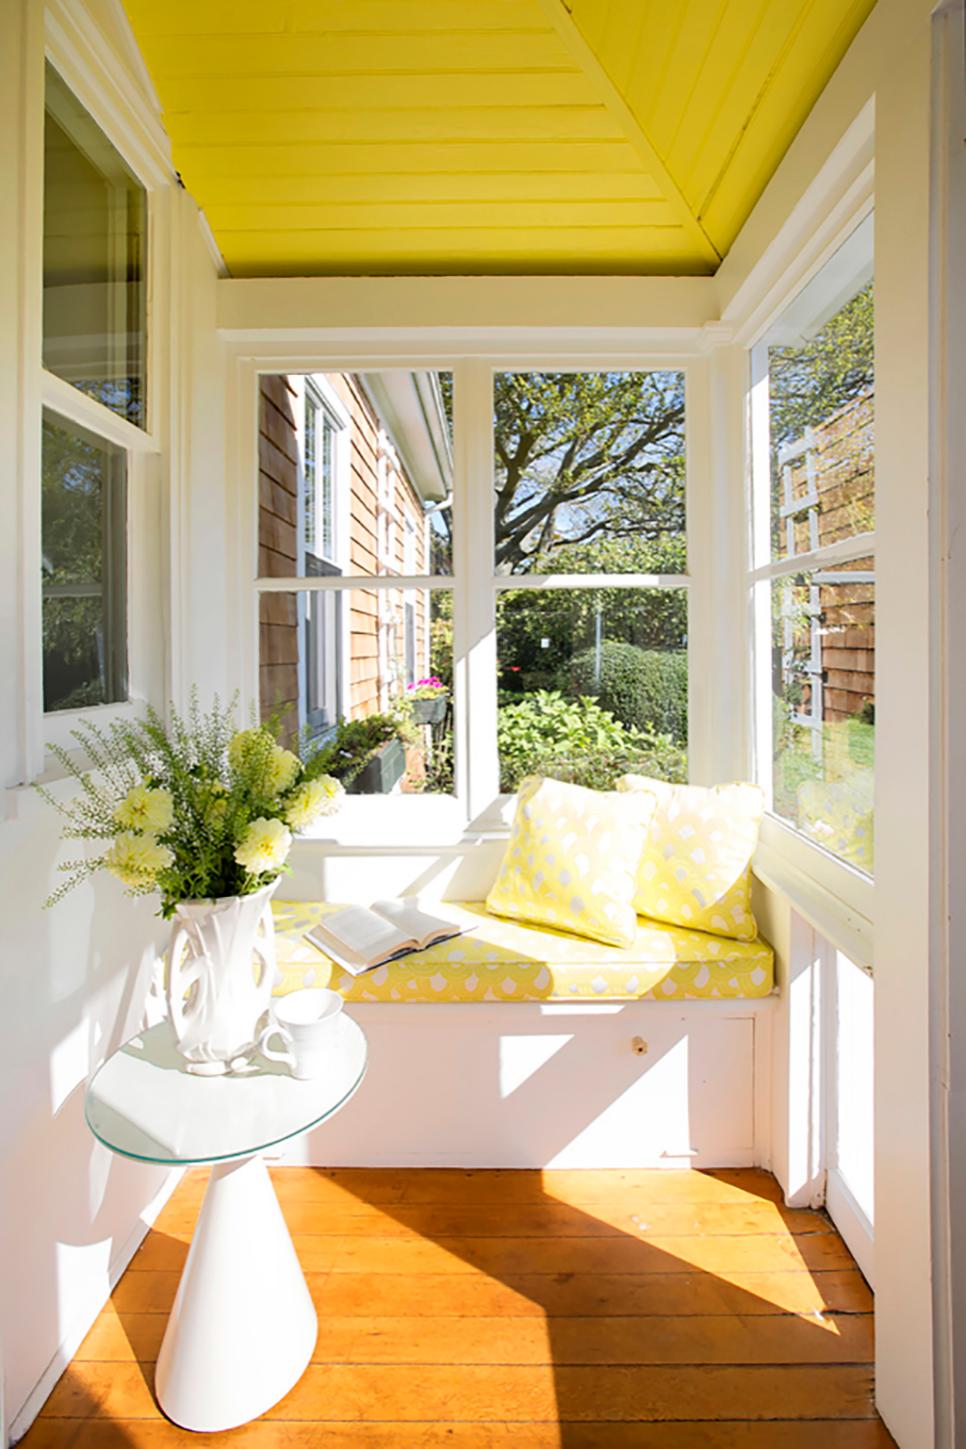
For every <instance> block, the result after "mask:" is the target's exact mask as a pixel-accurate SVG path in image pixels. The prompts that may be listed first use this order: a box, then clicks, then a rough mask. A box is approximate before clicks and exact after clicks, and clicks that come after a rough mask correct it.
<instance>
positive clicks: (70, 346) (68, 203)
mask: <svg viewBox="0 0 966 1449" xmlns="http://www.w3.org/2000/svg"><path fill="white" fill-rule="evenodd" d="M146 237H147V193H146V191H145V188H144V187H143V186H142V185H141V184H140V182H139V181H138V180H137V178H136V177H135V176H134V174H133V172H131V171H130V170H129V168H128V167H127V165H126V164H125V162H124V161H123V160H122V158H121V156H120V155H119V154H118V152H117V151H116V150H115V148H114V147H113V146H112V145H111V143H110V141H109V140H108V139H107V137H106V136H105V135H104V133H103V132H102V131H101V130H100V128H99V127H98V126H97V125H96V124H95V123H94V121H93V120H92V119H91V117H90V116H89V115H87V113H86V112H85V111H84V110H83V108H82V107H81V105H80V103H79V102H78V100H77V99H76V97H75V96H74V95H73V94H72V92H71V91H69V90H68V88H67V87H66V85H65V84H64V82H63V81H62V80H61V79H60V77H59V76H58V75H57V73H56V71H54V70H53V69H52V68H51V67H50V66H49V65H48V67H47V78H46V115H45V123H44V250H43V273H44V310H43V365H44V367H45V368H46V369H47V371H48V372H52V373H55V374H56V375H57V376H58V377H61V378H63V379H64V380H65V381H66V382H69V383H71V384H72V385H73V386H74V387H76V388H78V389H79V390H80V391H81V392H83V393H86V394H87V395H88V396H89V397H92V398H95V399H96V400H97V401H98V402H99V403H101V404H103V406H104V407H106V408H109V409H110V410H111V411H112V412H114V413H117V414H119V415H120V416H121V417H123V418H126V419H127V420H128V421H129V422H131V423H135V424H136V425H137V426H138V427H141V428H144V427H146V426H147V409H146V375H145V371H146V339H145V332H146V295H147V287H146V278H147V272H146V255H145V253H146Z"/></svg>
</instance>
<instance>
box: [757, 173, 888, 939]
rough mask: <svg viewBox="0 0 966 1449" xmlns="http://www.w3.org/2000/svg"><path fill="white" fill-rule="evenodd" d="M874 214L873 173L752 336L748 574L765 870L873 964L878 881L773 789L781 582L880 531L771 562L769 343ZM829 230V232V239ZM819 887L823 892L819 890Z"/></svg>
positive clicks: (862, 547) (870, 549)
mask: <svg viewBox="0 0 966 1449" xmlns="http://www.w3.org/2000/svg"><path fill="white" fill-rule="evenodd" d="M873 208H874V196H873V190H872V176H871V172H870V171H869V172H867V173H866V174H865V175H864V176H863V178H862V184H861V185H860V186H859V187H857V188H856V194H855V195H854V196H853V197H852V198H851V205H850V206H849V207H848V208H847V209H846V210H845V214H844V215H842V214H839V215H838V216H836V217H835V224H834V225H833V226H829V227H824V228H823V227H819V228H817V230H818V232H819V234H820V235H821V237H822V245H821V248H820V249H818V250H817V252H815V251H813V253H812V255H811V256H810V257H809V260H808V265H800V266H794V267H792V268H790V269H789V271H788V272H787V273H786V276H785V279H784V285H783V286H781V287H778V288H773V289H772V291H771V293H770V295H769V298H768V306H767V311H766V312H765V313H764V315H762V312H759V313H758V315H757V316H756V317H755V322H754V331H753V332H752V334H751V336H750V337H749V338H747V340H746V346H747V350H748V458H747V468H746V508H747V518H748V540H747V550H748V555H747V556H748V560H749V569H748V573H747V585H748V599H749V615H748V616H749V635H750V640H751V651H750V652H751V671H750V680H749V684H750V705H749V719H750V720H751V724H752V728H751V730H750V734H749V739H748V771H749V775H750V778H752V779H755V780H757V781H758V782H759V783H760V784H761V785H762V787H763V789H764V790H765V795H766V814H765V819H764V821H763V822H762V830H761V845H760V848H759V853H758V857H757V859H756V873H757V874H758V875H760V876H761V878H762V879H763V880H764V881H765V882H766V884H768V885H771V886H774V887H776V888H778V889H780V890H784V891H786V892H788V893H789V894H791V896H792V898H793V899H796V900H798V901H799V902H803V899H804V898H810V899H811V900H813V901H815V902H816V906H815V907H813V908H812V909H811V910H810V911H809V913H808V914H809V917H810V919H811V920H812V921H813V922H814V923H815V924H817V925H819V926H822V925H823V924H826V923H828V922H829V908H830V907H831V913H832V915H834V916H837V929H836V931H835V933H834V938H835V939H836V941H837V943H838V944H839V945H840V946H841V947H842V949H844V950H846V951H851V953H852V955H853V956H854V959H856V960H857V961H858V962H859V964H860V965H866V964H868V963H869V961H870V960H871V950H872V937H873V931H872V921H873V918H874V880H873V877H872V876H871V875H868V874H866V873H865V872H864V871H861V870H859V869H857V868H856V867H855V866H853V865H850V864H849V863H848V862H846V861H843V860H840V859H839V858H838V857H837V856H835V855H833V854H832V853H831V852H830V851H827V850H825V849H824V848H823V847H822V846H821V845H820V844H818V843H817V842H816V841H813V840H810V839H809V838H808V837H807V836H806V835H805V834H804V833H803V832H801V831H800V830H798V829H797V828H796V827H795V826H794V825H792V824H791V823H790V822H788V821H786V820H783V819H782V818H781V817H780V816H778V815H776V814H774V813H773V811H772V810H771V799H772V797H771V787H772V768H773V758H772V741H773V734H772V730H773V721H772V680H771V667H772V654H771V634H772V621H771V588H772V582H773V580H775V579H777V578H783V577H787V576H789V575H791V574H795V573H801V572H802V571H803V570H808V571H813V570H817V569H820V568H823V567H832V566H834V565H837V564H845V563H849V562H853V561H854V560H856V559H862V558H866V557H869V556H871V557H873V558H874V557H875V532H874V530H871V531H869V532H865V533H860V534H855V535H854V536H853V537H851V538H847V539H842V540H840V541H838V542H837V543H832V544H827V545H825V546H823V547H821V548H818V549H814V550H812V551H811V552H809V553H804V554H798V555H796V556H795V557H794V559H780V560H772V558H771V490H770V472H771V463H770V447H769V408H768V344H767V337H768V334H769V332H770V330H771V329H772V327H773V326H774V324H775V323H776V322H777V321H778V319H779V318H780V317H781V315H782V313H783V312H784V311H785V310H786V308H787V307H788V306H789V305H790V304H791V303H792V302H793V301H794V299H795V298H796V297H797V296H798V295H799V294H800V293H801V292H802V290H803V289H804V288H805V287H806V286H807V285H808V283H809V282H810V281H811V280H812V279H813V278H814V277H816V276H817V275H818V274H819V273H820V272H821V271H822V269H823V268H824V267H825V265H826V264H827V263H828V262H829V261H830V260H831V259H832V257H833V256H834V255H835V253H836V252H837V251H838V250H839V248H840V247H841V246H842V245H843V243H844V242H846V241H847V240H848V238H849V237H850V236H851V235H852V234H853V233H854V232H855V230H856V229H857V227H859V226H860V225H861V224H862V222H863V221H865V220H866V219H867V218H868V217H869V216H871V214H872V212H873ZM823 232H824V235H822V233H823ZM814 887H817V888H818V892H817V894H816V893H815V892H814Z"/></svg>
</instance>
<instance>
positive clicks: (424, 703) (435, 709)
mask: <svg viewBox="0 0 966 1449" xmlns="http://www.w3.org/2000/svg"><path fill="white" fill-rule="evenodd" d="M406 698H407V700H408V701H409V703H410V704H411V705H412V710H413V718H414V719H415V721H416V723H417V724H423V725H433V724H440V723H441V721H442V720H443V719H444V718H445V716H446V704H447V701H448V699H449V690H448V689H447V687H446V685H445V684H444V683H443V681H442V680H441V679H437V677H436V675H435V674H431V675H429V676H428V678H426V679H417V680H416V682H415V684H410V685H408V686H407V688H406Z"/></svg>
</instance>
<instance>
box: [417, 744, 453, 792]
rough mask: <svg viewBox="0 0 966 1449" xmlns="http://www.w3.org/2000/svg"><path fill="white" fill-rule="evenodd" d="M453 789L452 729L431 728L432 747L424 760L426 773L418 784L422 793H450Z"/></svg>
mask: <svg viewBox="0 0 966 1449" xmlns="http://www.w3.org/2000/svg"><path fill="white" fill-rule="evenodd" d="M454 789H455V773H454V766H453V730H452V728H451V727H445V728H442V729H434V730H433V747H432V751H431V752H430V754H429V756H428V758H427V760H426V775H425V778H424V780H423V781H422V783H421V785H420V791H421V793H422V794H424V795H452V793H453V790H454Z"/></svg>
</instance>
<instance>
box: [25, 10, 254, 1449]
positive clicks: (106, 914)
mask: <svg viewBox="0 0 966 1449" xmlns="http://www.w3.org/2000/svg"><path fill="white" fill-rule="evenodd" d="M101 8H102V10H103V11H104V13H105V14H110V13H113V12H112V7H110V6H103V7H101ZM54 12H55V14H54V18H55V19H57V20H64V21H65V22H67V21H70V20H71V17H73V18H75V19H77V20H78V21H79V22H83V24H82V25H81V30H79V31H78V32H76V33H75V32H74V31H73V30H70V29H69V27H68V30H64V31H63V32H62V34H61V40H62V41H63V43H64V46H65V49H66V50H70V51H71V53H72V55H73V56H74V58H75V59H76V62H77V65H78V67H79V70H78V74H80V73H82V72H83V74H85V75H87V76H90V77H93V78H94V80H95V83H96V82H97V81H98V77H97V74H96V73H97V69H98V55H99V54H101V55H103V53H104V52H103V51H102V50H101V48H100V47H101V44H102V41H103V37H100V36H99V35H98V33H97V31H96V30H91V29H87V28H85V27H86V21H85V17H84V12H83V9H82V7H80V6H78V5H76V4H75V5H73V6H71V5H70V4H68V5H66V6H61V5H55V6H54V7H53V12H52V13H54ZM43 25H44V14H43V7H41V6H39V5H35V4H33V3H30V0H11V3H8V4H7V5H5V6H4V9H3V32H4V34H3V44H2V46H0V129H2V132H3V135H4V146H3V148H0V189H2V192H3V195H4V196H5V197H6V198H7V199H8V204H7V205H6V206H5V207H4V208H3V209H2V212H0V264H2V265H0V276H2V281H0V288H2V290H0V424H2V428H3V435H4V437H5V439H7V440H8V441H7V445H6V446H5V449H4V462H3V467H2V470H0V517H2V518H3V520H4V527H3V529H2V530H0V678H2V680H3V685H4V687H3V689H2V690H0V762H2V777H0V920H2V921H3V928H2V948H0V1000H2V1002H3V1010H2V1011H0V1061H2V1062H3V1087H2V1091H0V1214H2V1221H0V1285H2V1288H0V1364H2V1372H3V1393H2V1396H0V1402H2V1406H3V1414H4V1415H5V1422H4V1423H0V1441H2V1442H4V1443H5V1442H6V1436H7V1433H10V1432H12V1433H14V1434H18V1433H20V1432H22V1431H23V1429H24V1428H25V1427H26V1426H27V1424H28V1423H29V1421H30V1418H31V1417H32V1415H33V1414H34V1413H35V1412H36V1410H37V1409H38V1408H39V1407H40V1404H41V1403H42V1402H43V1399H44V1398H45V1397H46V1394H47V1393H49V1391H50V1389H51V1387H52V1386H53V1382H54V1381H55V1380H56V1378H57V1376H58V1374H59V1372H60V1371H61V1369H62V1368H63V1366H64V1364H65V1362H66V1361H67V1360H68V1359H69V1358H70V1356H71V1354H72V1352H73V1351H74V1349H75V1348H76V1347H77V1344H78V1343H79V1341H80V1339H81V1338H82V1336H83V1335H84V1333H85V1332H86V1331H87V1329H88V1328H89V1326H90V1324H91V1322H92V1320H93V1318H94V1317H95V1315H96V1314H97V1312H98V1311H99V1309H100V1307H101V1306H102V1304H103V1302H104V1299H105V1297H106V1296H107V1293H108V1291H109V1288H110V1285H111V1283H112V1281H113V1280H114V1279H115V1278H116V1277H117V1276H118V1274H119V1273H120V1271H121V1270H122V1269H123V1267H124V1265H125V1264H126V1262H127V1259H128V1258H129V1256H130V1254H131V1252H132V1251H133V1250H134V1248H135V1247H136V1246H137V1244H138V1242H139V1240H140V1237H141V1235H142V1234H143V1232H144V1230H145V1225H146V1223H147V1222H148V1221H149V1220H150V1219H151V1216H152V1214H153V1212H154V1210H155V1209H156V1206H157V1205H158V1204H157V1198H158V1194H159V1193H163V1192H164V1191H165V1190H166V1185H167V1183H168V1179H169V1174H167V1173H165V1172H164V1171H163V1170H161V1169H157V1168H151V1167H147V1166H141V1165H138V1164H135V1163H132V1162H128V1161H125V1160H123V1159H120V1158H116V1157H114V1156H113V1155H112V1154H110V1153H108V1152H107V1151H106V1149H104V1148H102V1147H101V1146H100V1145H98V1144H97V1143H96V1142H95V1141H94V1139H93V1137H92V1136H91V1134H90V1132H89V1131H88V1129H87V1127H86V1125H85V1123H84V1117H83V1098H84V1090H85V1086H86V1082H87V1079H88V1076H89V1074H90V1072H91V1071H92V1070H93V1069H94V1067H95V1066H96V1065H97V1064H98V1063H99V1062H100V1061H101V1060H102V1059H103V1057H104V1056H105V1055H106V1054H107V1053H109V1052H110V1051H112V1050H113V1049H114V1048H115V1047H117V1046H118V1045H120V1043H121V1042H122V1041H123V1040H124V1039H125V1038H126V1037H128V1036H130V1035H131V1034H132V1033H133V1032H134V1031H136V1030H137V1028H138V1027H139V1025H141V1024H142V1022H143V1021H144V1019H145V1012H146V1010H147V1011H148V1012H149V1013H150V1011H151V1009H152V1003H151V1002H150V999H149V998H150V991H151V984H152V976H153V974H154V972H155V963H156V959H157V948H158V946H159V945H160V943H161V942H163V941H164V939H165V937H166V934H167V927H166V926H165V925H164V924H163V923H162V922H160V921H159V920H158V919H157V918H156V917H155V916H154V914H153V912H154V910H155V908H156V903H155V902H153V901H140V902H134V901H131V900H129V899H128V898H126V897H125V896H124V894H123V892H122V890H121V888H120V886H119V885H118V884H117V883H116V882H114V881H113V880H111V879H110V878H109V877H107V876H102V877H99V878H97V880H96V883H92V884H90V885H87V886H85V887H84V888H82V889H80V890H77V891H76V892H74V893H73V894H72V895H71V896H70V897H69V898H68V899H67V900H65V901H64V902H62V903H61V904H59V905H58V906H57V907H55V908H54V909H53V910H51V911H43V910H42V909H41V907H42V902H43V900H44V898H45V897H46V895H47V894H48V892H49V891H50V890H51V888H52V887H53V886H54V885H55V884H56V883H57V877H56V871H55V867H56V863H57V861H58V860H60V859H65V858H68V857H69V856H71V855H76V854H77V852H78V845H77V843H76V842H75V843H73V844H72V845H69V846H64V845H62V844H61V843H60V841H59V839H58V835H59V825H60V822H59V818H58V817H57V816H56V814H55V812H54V811H53V810H52V809H51V808H50V807H48V806H47V805H46V804H45V803H44V802H43V801H42V800H41V799H40V798H39V796H37V795H36V793H35V792H34V791H33V790H31V789H30V788H29V787H25V786H24V785H23V783H22V782H23V780H24V778H25V775H27V774H29V768H30V765H29V762H30V759H31V757H32V756H33V757H34V758H36V757H37V755H38V751H37V750H36V748H31V736H33V739H34V740H36V737H37V736H38V734H39V733H40V732H41V731H42V729H43V728H44V727H43V725H42V722H41V719H40V716H39V713H38V714H37V715H32V714H31V713H30V711H31V709H32V708H33V707H34V705H35V703H36V701H33V703H32V701H31V694H30V688H29V687H28V685H29V681H30V680H31V678H33V679H36V678H37V677H38V670H37V667H36V662H37V657H38V651H39V648H40V638H39V629H38V628H37V627H36V626H37V622H38V621H37V616H36V602H35V601H36V599H37V597H38V592H39V591H38V589H37V587H36V585H35V581H36V580H38V579H39V569H40V559H39V546H38V534H39V503H38V500H39V473H38V452H39V438H40V386H39V365H40V348H39V317H40V292H39V287H40V269H39V260H40V238H39V235H38V234H37V228H36V223H37V220H38V217H39V214H40V213H39V185H40V174H41V173H40V170H39V169H38V168H39V166H40V162H41V160H42V134H43V132H42V125H43V112H42V104H43V100H42V97H43V90H42V76H43V61H44V30H43ZM68 31H69V33H68ZM115 39H116V37H115ZM124 50H125V47H124V44H123V40H122V41H120V42H118V44H117V48H116V49H115V46H114V45H112V46H111V47H110V50H109V52H108V54H109V55H110V57H111V59H110V66H111V72H110V75H111V78H110V81H109V82H106V81H104V77H103V76H101V77H100V78H99V80H100V81H101V82H102V83H104V84H109V86H113V87H117V88H120V89H123V90H127V91H129V92H130V95H131V96H134V95H136V94H138V93H139V92H138V87H139V86H140V84H141V81H140V79H139V78H138V77H137V76H134V78H133V79H131V78H130V77H128V76H126V75H125V74H124V72H123V71H122V70H120V68H119V66H118V62H117V55H118V54H123V53H124ZM118 94H119V90H118V91H117V92H115V91H112V92H111V99H112V103H114V102H117V103H118V104H120V102H119V101H118ZM38 104H39V108H40V109H39V110H38ZM115 114H116V113H115ZM136 130H137V128H136V127H135V126H133V125H132V127H131V128H130V134H131V135H132V137H133V136H134V133H135V131H136ZM167 181H168V183H169V184H167V185H166V184H164V181H163V179H162V182H161V184H160V185H159V184H158V181H157V176H155V186H156V189H155V191H154V193H153V199H154V202H155V215H156V218H157V221H158V226H157V229H156V230H155V232H154V234H153V237H154V241H155V243H156V252H157V255H156V271H155V277H154V282H155V283H156V286H155V289H154V294H153V302H154V305H155V309H156V310H155V323H156V333H155V335H156V338H157V340H158V343H159V345H158V346H157V347H156V348H155V349H154V351H153V354H152V362H153V365H154V369H155V376H154V379H153V381H154V384H155V400H156V402H157V410H156V417H155V427H157V429H158V430H159V439H160V441H161V446H162V448H163V451H162V453H161V455H160V460H161V466H160V468H159V467H158V466H157V462H156V461H155V463H153V464H152V465H151V466H150V467H149V468H148V469H147V470H146V471H145V472H144V474H143V477H141V476H140V475H139V477H138V487H139V489H140V491H139V494H138V497H137V499H136V500H133V502H132V508H131V516H132V520H134V521H135V522H134V524H133V526H134V527H136V530H137V537H136V538H135V539H133V540H132V549H131V566H132V578H131V597H132V610H133V617H132V621H131V622H132V637H133V638H135V639H136V640H141V641H144V642H145V648H144V649H143V650H142V651H141V654H142V655H143V657H142V658H141V659H140V660H139V667H138V671H137V678H136V680H135V683H136V685H137V686H138V687H140V688H143V690H144V693H145V694H146V696H147V697H148V698H150V699H151V700H152V702H154V703H155V704H156V705H158V706H163V705H164V702H165V698H166V695H167V692H168V687H169V683H168V681H169V679H171V678H172V676H173V674H174V673H175V671H174V670H173V667H172V666H173V664H174V662H175V660H176V659H177V663H178V665H179V670H178V673H179V674H183V675H184V677H186V678H189V679H190V678H195V679H197V680H198V681H199V683H200V684H202V685H207V686H209V687H217V688H219V689H221V690H222V692H223V693H224V692H230V688H231V673H230V671H231V662H230V656H229V655H228V653H227V652H226V648H225V638H226V634H227V632H228V628H227V617H226V615H227V609H228V604H227V598H228V590H227V587H226V569H227V563H226V550H224V549H222V547H221V544H220V541H221V539H222V537H223V536H224V534H225V531H226V528H228V527H229V523H228V520H227V518H226V512H227V510H226V503H225V486H224V474H225V470H224V465H223V437H224V429H223V414H222V407H221V399H222V395H223V380H222V376H221V373H222V368H221V359H220V354H219V344H218V342H217V339H216V335H215V329H214V298H215V285H214V284H215V278H216V269H215V264H214V261H213V259H212V257H211V255H210V254H209V251H208V249H207V245H206V243H205V241H204V239H203V236H202V233H201V230H200V227H199V222H198V216H197V210H196V208H195V207H194V205H193V204H192V202H191V201H190V199H189V198H188V197H186V196H185V194H184V193H182V192H180V191H179V190H177V188H176V187H175V186H174V185H173V183H172V182H171V174H170V171H169V172H168V173H167ZM169 222H170V223H171V225H170V226H169ZM169 241H170V242H171V244H172V245H173V247H174V250H175V253H176V266H177V276H178V286H177V289H176V290H177V298H176V304H175V308H174V316H175V320H176V323H177V325H179V326H180V327H181V328H182V331H183V333H184V338H185V341H184V345H183V347H182V356H181V360H180V361H179V362H178V363H177V365H175V366H172V354H171V351H170V349H169V347H168V342H167V334H168V327H167V320H168V313H169V309H168V297H169V293H170V288H169V282H170V275H169V253H168V246H169ZM189 369H190V371H189ZM175 394H176V395H175ZM169 395H174V396H173V400H174V402H175V404H176V407H175V420H176V421H178V420H180V418H182V417H183V419H184V422H185V428H184V429H182V428H181V427H180V426H177V427H176V426H174V425H173V423H172V415H171V411H170V410H169V408H168V398H169ZM172 505H173V506H172ZM179 510H180V512H181V515H182V518H183V528H177V527H176V528H173V529H172V530H171V534H172V538H173V546H172V550H171V554H170V556H169V554H168V549H167V539H168V532H169V530H168V520H169V517H170V516H171V515H172V512H173V513H175V514H176V513H178V511H179ZM185 532H187V535H188V536H187V538H185V537H184V534H185ZM182 539H184V542H183V544H182V543H181V542H180V540H182ZM169 590H170V592H171V594H173V595H174V597H176V598H177V600H178V601H179V604H180V605H181V612H180V614H179V615H178V618H179V620H180V621H181V624H182V627H183V630H184V637H183V639H181V640H180V641H175V640H174V639H173V638H172V636H171V632H170V629H169V621H170V620H171V618H172V617H173V614H172V610H171V608H170V604H169ZM142 666H143V667H142ZM54 788H55V789H60V790H64V789H66V787H65V786H64V785H60V786H54ZM80 1412H81V1413H83V1412H84V1410H83V1407H82V1408H81V1409H80Z"/></svg>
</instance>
